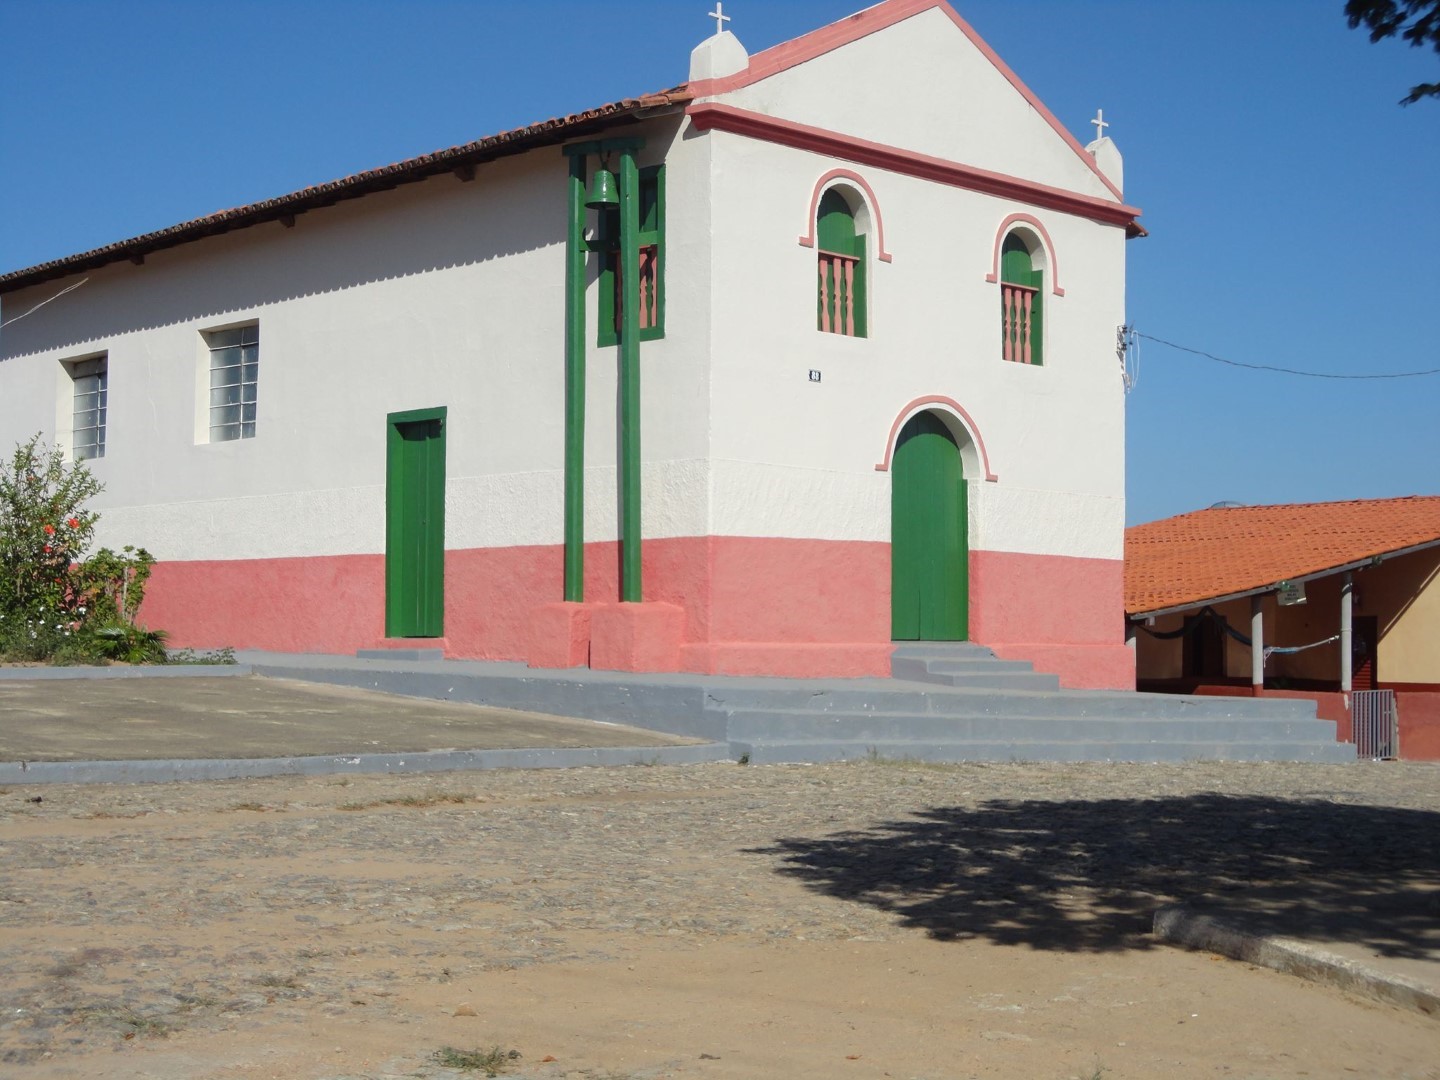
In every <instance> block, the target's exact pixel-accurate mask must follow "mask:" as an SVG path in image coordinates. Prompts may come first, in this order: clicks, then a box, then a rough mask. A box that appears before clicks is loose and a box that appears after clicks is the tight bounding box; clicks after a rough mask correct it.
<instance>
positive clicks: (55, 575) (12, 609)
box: [0, 435, 103, 639]
mask: <svg viewBox="0 0 1440 1080" xmlns="http://www.w3.org/2000/svg"><path fill="white" fill-rule="evenodd" d="M102 488H103V485H102V484H101V483H100V482H99V481H98V480H96V479H95V477H94V476H92V475H91V473H90V470H89V469H87V468H86V467H85V464H84V463H83V462H78V461H77V462H75V463H73V464H67V463H66V461H65V455H64V454H63V453H61V452H60V450H59V449H57V448H55V447H47V446H45V445H44V444H43V443H42V442H41V441H40V436H39V435H34V436H32V437H31V438H30V440H29V441H28V442H24V443H21V444H20V445H19V446H17V447H16V448H15V453H14V454H12V455H11V457H10V460H9V461H8V462H6V463H5V465H4V467H3V468H0V613H4V614H5V615H6V616H7V618H8V617H10V616H13V615H14V614H16V613H19V614H20V615H22V616H23V617H25V618H30V619H41V620H44V621H49V619H50V617H51V616H52V615H53V616H55V617H56V621H57V622H61V623H64V622H68V621H71V620H72V619H73V617H74V616H75V614H76V609H77V608H79V607H81V606H83V605H82V603H81V600H80V597H79V596H78V595H77V593H76V591H75V588H74V584H75V583H74V581H73V580H72V577H71V572H70V568H71V565H72V564H74V563H78V562H81V561H82V560H83V559H84V558H85V552H86V550H87V549H88V548H89V547H90V540H91V538H92V537H93V536H94V533H95V522H96V521H98V520H99V515H97V514H95V513H92V512H91V511H89V510H86V509H85V507H84V504H85V502H86V500H87V499H89V498H91V497H92V496H94V495H97V494H99V492H100V491H101V490H102ZM12 639H13V635H12Z"/></svg>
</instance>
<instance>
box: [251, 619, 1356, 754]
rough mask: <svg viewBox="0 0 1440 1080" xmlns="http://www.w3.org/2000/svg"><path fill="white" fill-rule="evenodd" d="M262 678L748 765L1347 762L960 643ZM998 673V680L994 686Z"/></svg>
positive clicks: (1276, 726)
mask: <svg viewBox="0 0 1440 1080" xmlns="http://www.w3.org/2000/svg"><path fill="white" fill-rule="evenodd" d="M242 659H245V660H247V661H249V662H250V663H251V664H252V665H253V667H254V670H255V672H256V673H257V674H265V675H272V676H280V677H288V678H300V679H309V680H313V681H317V682H328V683H337V684H340V685H346V686H357V687H364V688H369V689H376V690H383V691H387V692H389V693H398V694H405V695H409V696H413V697H428V698H439V699H442V700H450V701H467V702H473V703H476V704H483V705H494V706H500V707H504V708H515V709H527V710H530V711H534V712H548V713H555V714H557V715H562V716H578V717H587V718H589V719H593V720H605V721H612V722H618V723H625V724H633V725H636V726H639V727H648V728H652V729H654V730H658V731H667V732H671V733H673V734H678V735H692V736H699V737H701V738H705V739H708V740H712V741H714V742H719V743H726V744H728V745H729V747H730V751H731V754H732V756H733V757H735V758H737V759H744V760H748V761H751V762H755V763H762V762H782V761H795V762H798V761H840V760H850V759H856V758H865V757H880V758H887V759H889V758H893V759H901V760H915V761H1193V760H1218V761H1332V762H1345V761H1354V760H1355V748H1354V746H1353V745H1351V744H1349V743H1338V742H1336V738H1335V725H1334V723H1332V722H1330V721H1325V720H1317V719H1316V717H1315V705H1314V703H1313V702H1310V701H1305V700H1300V699H1277V698H1266V699H1259V700H1257V699H1254V698H1226V697H1187V696H1183V695H1174V694H1139V693H1133V692H1128V691H1102V690H1060V689H1056V685H1057V683H1056V680H1055V679H1054V677H1053V676H1048V675H1037V674H1036V673H1035V672H1034V671H1033V670H1031V668H1030V665H1028V664H1024V663H1018V662H1015V661H1005V660H1000V659H998V658H996V657H995V655H994V654H993V653H991V652H990V651H989V650H988V649H984V648H983V647H981V646H976V645H971V644H968V643H942V644H925V645H907V646H903V647H901V648H900V649H897V651H896V658H895V662H894V669H895V676H894V677H892V678H889V679H881V678H873V679H778V678H741V677H730V676H710V675H686V674H662V675H637V674H628V673H622V672H606V671H588V670H585V669H572V670H568V671H546V670H537V669H533V668H527V667H525V666H524V665H523V664H517V663H504V662H480V661H438V660H437V661H430V660H426V661H420V662H414V661H412V662H408V663H405V662H400V661H398V660H396V659H395V658H393V657H387V658H383V659H375V660H360V659H356V658H353V657H322V656H279V655H275V654H262V653H253V654H245V655H244V656H243V657H242ZM995 680H1000V682H999V684H998V685H997V683H996V681H995Z"/></svg>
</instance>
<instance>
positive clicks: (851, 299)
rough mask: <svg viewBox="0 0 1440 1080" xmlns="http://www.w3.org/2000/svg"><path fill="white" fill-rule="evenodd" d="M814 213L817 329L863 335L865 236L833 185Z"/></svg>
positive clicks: (847, 205)
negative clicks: (818, 275)
mask: <svg viewBox="0 0 1440 1080" xmlns="http://www.w3.org/2000/svg"><path fill="white" fill-rule="evenodd" d="M815 217H816V222H815V237H816V247H817V248H818V256H817V257H818V265H819V271H820V280H819V283H818V293H817V297H816V307H817V310H816V316H815V326H816V329H818V330H821V331H823V332H824V333H827V334H844V335H845V336H847V337H865V330H866V318H865V236H864V234H863V233H857V232H856V229H855V214H854V211H852V210H851V209H850V204H849V203H847V202H846V201H845V197H844V196H843V195H841V194H840V193H839V192H838V191H836V190H835V189H833V188H832V189H830V190H829V191H827V192H825V194H824V195H822V196H821V197H820V205H819V207H817V208H816V212H815Z"/></svg>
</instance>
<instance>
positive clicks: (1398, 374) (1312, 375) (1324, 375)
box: [1135, 330, 1440, 379]
mask: <svg viewBox="0 0 1440 1080" xmlns="http://www.w3.org/2000/svg"><path fill="white" fill-rule="evenodd" d="M1135 334H1136V336H1137V337H1142V338H1144V339H1145V340H1146V341H1153V342H1155V344H1157V345H1167V346H1169V347H1170V348H1172V349H1179V350H1180V351H1181V352H1187V353H1193V354H1194V355H1195V356H1203V357H1205V359H1207V360H1214V361H1215V362H1216V363H1217V364H1228V365H1229V366H1230V367H1238V368H1248V369H1249V370H1251V371H1277V372H1279V373H1280V374H1282V375H1303V376H1304V377H1305V378H1307V379H1417V378H1419V377H1420V376H1422V375H1440V368H1430V369H1429V370H1428V371H1395V372H1390V373H1383V372H1372V373H1368V374H1365V375H1338V374H1335V373H1333V372H1329V371H1301V370H1299V369H1298V368H1288V367H1277V366H1276V365H1274V364H1246V363H1242V362H1241V361H1239V360H1226V359H1225V357H1223V356H1216V355H1215V354H1214V353H1208V352H1206V351H1205V350H1204V349H1192V348H1190V347H1189V346H1188V345H1177V344H1175V342H1173V341H1166V340H1165V339H1164V338H1158V337H1155V336H1153V335H1151V334H1142V333H1140V332H1139V331H1138V330H1137V331H1135Z"/></svg>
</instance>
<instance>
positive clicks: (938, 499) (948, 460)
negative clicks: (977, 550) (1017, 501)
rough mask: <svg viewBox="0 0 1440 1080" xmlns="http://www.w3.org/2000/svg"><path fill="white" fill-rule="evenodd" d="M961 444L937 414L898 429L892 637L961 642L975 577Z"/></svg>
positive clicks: (892, 467)
mask: <svg viewBox="0 0 1440 1080" xmlns="http://www.w3.org/2000/svg"><path fill="white" fill-rule="evenodd" d="M965 494H966V493H965V478H964V476H963V475H962V473H961V470H960V448H959V447H958V446H956V445H955V438H954V436H952V435H951V434H950V432H949V430H948V429H947V428H946V427H945V425H944V424H943V423H941V422H940V420H939V419H938V418H937V417H936V416H935V415H934V414H932V413H920V414H919V415H918V416H916V417H915V418H914V419H912V420H911V421H910V422H909V423H908V424H906V425H905V427H904V429H903V430H902V431H901V432H900V438H899V440H898V442H897V443H896V445H895V456H894V460H893V461H892V462H891V465H890V604H891V637H892V638H894V639H895V640H896V641H964V640H965V639H966V638H967V637H969V622H970V595H969V589H970V583H969V577H970V575H969V548H968V539H967V537H968V528H967V523H966V498H965Z"/></svg>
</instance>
